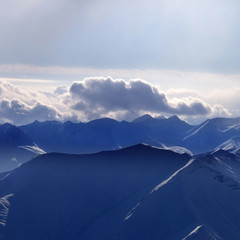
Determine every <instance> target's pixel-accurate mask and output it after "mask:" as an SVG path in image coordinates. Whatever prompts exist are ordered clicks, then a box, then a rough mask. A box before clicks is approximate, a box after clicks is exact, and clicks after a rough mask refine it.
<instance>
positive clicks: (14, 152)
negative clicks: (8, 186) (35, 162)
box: [0, 123, 36, 172]
mask: <svg viewBox="0 0 240 240" xmlns="http://www.w3.org/2000/svg"><path fill="white" fill-rule="evenodd" d="M20 146H29V147H30V146H35V145H34V142H33V140H32V139H31V138H30V137H29V136H28V135H27V134H25V133H24V132H23V131H21V130H20V129H19V128H17V127H16V126H14V125H12V124H9V123H6V124H3V125H0V172H3V171H8V170H10V169H13V168H16V167H17V166H18V165H19V164H21V163H23V162H25V161H27V160H29V159H30V158H32V157H33V156H36V154H35V153H33V152H30V151H27V150H26V149H24V147H23V148H20Z"/></svg>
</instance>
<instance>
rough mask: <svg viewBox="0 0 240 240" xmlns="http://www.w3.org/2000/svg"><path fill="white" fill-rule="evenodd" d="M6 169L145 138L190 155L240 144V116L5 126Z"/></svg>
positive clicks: (1, 149) (0, 145)
mask: <svg viewBox="0 0 240 240" xmlns="http://www.w3.org/2000/svg"><path fill="white" fill-rule="evenodd" d="M0 134H1V135H0V136H1V137H0V153H1V155H0V163H1V164H0V171H7V170H10V169H13V168H15V167H17V166H18V165H19V164H22V163H23V162H24V161H27V160H29V159H31V158H32V157H34V156H36V155H37V154H39V153H45V152H62V153H76V154H80V153H84V154H86V153H94V152H100V151H106V150H117V149H121V148H124V147H128V146H132V145H135V144H139V143H146V144H149V145H151V146H156V147H160V148H163V149H170V150H173V151H177V152H181V153H183V152H187V153H189V154H193V155H196V154H200V153H205V152H210V151H213V150H214V149H219V148H226V145H228V146H229V144H230V143H231V144H232V150H233V148H234V149H235V151H237V149H236V148H238V147H237V146H238V145H239V143H238V140H237V139H238V138H239V137H240V118H214V119H209V120H206V121H204V122H203V123H201V124H199V125H196V126H193V125H190V124H188V123H187V122H185V121H182V120H181V119H179V118H178V117H177V116H172V117H169V118H164V117H162V118H153V117H151V116H150V115H144V116H142V117H139V118H137V119H135V120H134V121H132V122H126V121H122V122H119V121H116V120H113V119H109V118H103V119H97V120H93V121H90V122H87V123H82V122H80V123H73V122H70V121H68V122H64V123H62V122H57V121H46V122H38V121H35V122H33V123H30V124H27V125H23V126H14V125H11V124H9V123H6V124H3V125H0Z"/></svg>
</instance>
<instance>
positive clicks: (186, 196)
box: [118, 150, 240, 240]
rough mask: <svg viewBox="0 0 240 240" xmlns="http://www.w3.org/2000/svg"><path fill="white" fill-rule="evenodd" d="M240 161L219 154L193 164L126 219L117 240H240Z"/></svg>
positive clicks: (226, 154)
mask: <svg viewBox="0 0 240 240" xmlns="http://www.w3.org/2000/svg"><path fill="white" fill-rule="evenodd" d="M239 201H240V158H239V157H238V156H236V155H234V154H232V153H229V152H228V151H224V150H219V151H217V152H214V153H212V154H204V155H202V156H199V157H198V158H193V159H191V160H190V161H189V162H188V163H187V164H186V165H185V166H184V167H182V168H181V169H179V170H178V171H177V172H175V173H174V174H172V175H171V176H170V177H169V178H167V179H166V180H165V181H163V182H161V183H159V185H157V186H156V187H155V188H153V190H152V191H151V193H150V194H149V195H148V196H146V197H145V198H144V199H142V200H141V201H140V202H139V203H138V204H137V205H136V206H135V207H133V210H132V211H130V212H129V214H128V216H127V217H126V218H125V224H124V227H123V229H122V231H121V234H119V237H118V239H124V240H128V239H138V240H141V239H151V240H155V239H156V240H157V239H162V240H176V239H194V240H195V239H200V240H211V239H219V240H220V239H221V240H228V239H231V240H237V239H240V221H239V216H240V207H239Z"/></svg>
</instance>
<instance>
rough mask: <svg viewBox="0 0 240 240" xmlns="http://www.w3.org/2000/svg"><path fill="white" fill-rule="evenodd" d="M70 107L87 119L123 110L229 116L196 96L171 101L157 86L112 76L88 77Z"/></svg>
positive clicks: (74, 91) (74, 93) (75, 87)
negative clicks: (116, 78)
mask: <svg viewBox="0 0 240 240" xmlns="http://www.w3.org/2000/svg"><path fill="white" fill-rule="evenodd" d="M70 93H71V102H70V104H71V106H72V108H73V109H74V110H77V111H79V112H81V113H82V114H84V113H85V114H86V115H87V118H92V117H93V116H95V117H96V116H98V117H100V116H102V115H108V114H113V113H116V115H117V112H119V111H121V112H122V113H124V112H126V113H127V112H129V113H131V114H133V113H135V114H138V113H140V112H141V113H142V112H150V113H153V114H156V113H159V114H160V113H166V114H178V115H182V116H203V115H204V116H213V115H225V116H226V115H229V113H228V111H227V110H226V109H225V108H224V107H223V106H218V105H214V106H211V105H210V104H207V103H206V102H204V101H203V100H201V99H199V98H196V97H182V98H172V99H168V97H167V95H166V94H165V93H164V92H161V91H160V90H159V89H158V88H157V87H155V86H153V85H151V84H149V83H147V82H145V81H143V80H141V79H133V80H130V81H129V82H126V81H124V80H113V79H112V78H111V77H108V78H103V77H98V78H86V79H84V80H83V81H81V82H74V83H73V84H72V85H71V87H70Z"/></svg>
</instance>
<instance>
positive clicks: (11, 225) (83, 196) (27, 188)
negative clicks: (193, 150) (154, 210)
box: [0, 144, 190, 240]
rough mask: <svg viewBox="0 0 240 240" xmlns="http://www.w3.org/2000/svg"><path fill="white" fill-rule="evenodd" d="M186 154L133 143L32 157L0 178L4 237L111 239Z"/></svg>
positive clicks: (183, 160)
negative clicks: (114, 148) (112, 148)
mask: <svg viewBox="0 0 240 240" xmlns="http://www.w3.org/2000/svg"><path fill="white" fill-rule="evenodd" d="M189 158H190V157H189V156H188V155H186V154H182V155H181V154H177V153H174V152H171V151H168V150H160V149H156V148H151V147H149V146H146V145H141V144H139V145H136V146H133V147H129V148H125V149H122V150H118V151H112V152H111V151H110V152H101V153H97V154H90V155H72V154H59V153H51V154H44V155H41V156H38V157H36V158H35V159H33V160H31V161H29V162H27V163H25V164H23V165H22V166H21V167H19V168H17V169H15V170H14V171H12V172H11V173H10V174H9V175H8V176H5V178H4V179H3V180H1V181H0V198H1V197H2V198H4V197H5V196H9V194H11V197H9V198H8V211H7V213H8V216H7V217H6V216H4V219H3V220H4V224H5V226H3V227H2V228H0V236H1V235H2V239H4V240H5V239H9V240H11V239H25V240H28V239H29V240H30V239H31V240H32V239H35V240H38V239H39V240H42V239H58V240H61V239H66V240H71V239H81V240H87V239H91V240H98V239H104V240H110V239H111V240H112V239H116V237H117V235H118V233H119V232H120V231H121V227H122V224H123V220H124V218H125V216H126V214H127V213H128V212H129V210H130V209H131V208H132V206H134V205H136V204H137V202H139V201H140V200H141V199H142V198H143V197H144V196H146V195H147V194H148V193H149V192H150V191H151V189H152V188H153V187H154V186H155V185H156V184H158V183H159V182H161V181H163V180H164V179H165V178H167V176H169V175H171V174H172V173H173V172H175V171H177V169H179V168H181V167H182V166H183V165H185V164H186V163H187V162H188V160H189Z"/></svg>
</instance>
